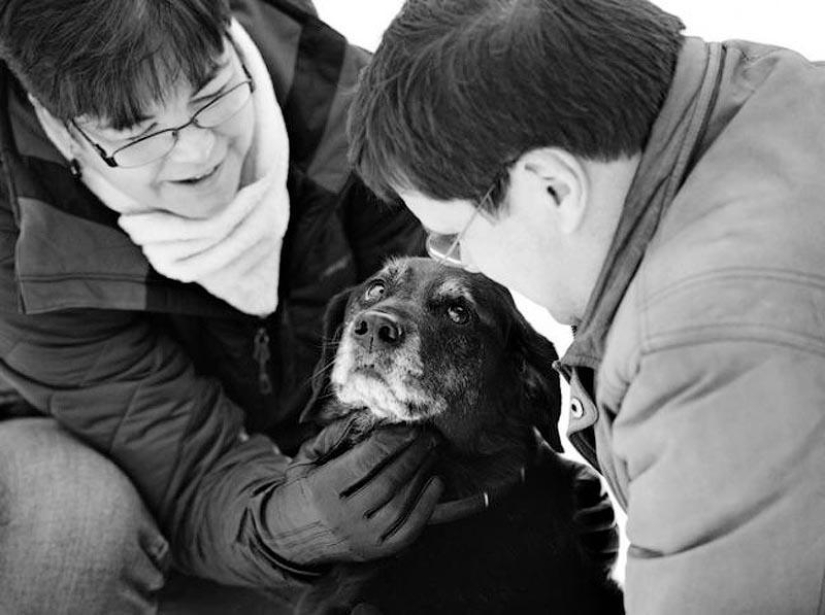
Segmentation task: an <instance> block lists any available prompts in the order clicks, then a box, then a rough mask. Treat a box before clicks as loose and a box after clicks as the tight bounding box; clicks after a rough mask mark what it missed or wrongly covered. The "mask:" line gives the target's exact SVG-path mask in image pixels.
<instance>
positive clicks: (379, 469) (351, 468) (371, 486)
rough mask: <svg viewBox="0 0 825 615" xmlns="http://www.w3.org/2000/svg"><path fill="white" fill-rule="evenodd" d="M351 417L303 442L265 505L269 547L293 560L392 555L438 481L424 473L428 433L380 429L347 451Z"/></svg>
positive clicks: (412, 530)
mask: <svg viewBox="0 0 825 615" xmlns="http://www.w3.org/2000/svg"><path fill="white" fill-rule="evenodd" d="M352 427H353V420H352V419H343V420H340V421H337V422H335V423H332V424H331V425H329V426H328V427H326V428H325V429H324V430H323V431H322V432H321V433H319V434H318V436H317V437H316V438H315V439H314V440H310V441H308V442H306V443H305V444H304V445H303V446H302V447H301V449H300V450H299V451H298V454H297V455H296V456H295V458H294V459H293V461H292V463H291V464H290V465H289V467H288V468H287V470H286V476H285V478H286V480H285V482H284V483H283V484H282V485H280V486H279V487H277V488H276V489H275V490H274V491H273V492H272V495H271V497H270V498H269V500H268V501H267V503H266V521H267V529H268V531H269V535H270V537H271V538H272V539H273V540H274V543H275V544H274V545H273V546H274V548H275V550H276V551H278V553H279V554H280V555H281V556H282V557H284V558H286V559H288V560H290V561H291V562H294V563H296V564H299V565H304V566H306V565H317V564H327V563H333V562H344V561H347V562H360V561H366V560H371V559H376V558H380V557H385V556H388V555H392V554H393V553H395V552H397V551H399V550H400V549H402V548H403V547H405V546H407V545H409V544H410V543H411V542H412V541H413V540H415V538H416V537H417V536H418V535H419V534H420V533H421V531H422V530H423V529H424V526H425V525H426V523H427V521H428V519H429V518H430V515H431V514H432V512H433V509H434V508H435V505H436V502H438V500H439V498H440V497H441V492H442V491H443V489H444V486H443V484H442V482H441V480H440V479H439V478H437V477H433V476H431V474H430V470H431V467H432V462H433V461H434V460H435V446H436V444H437V441H436V439H435V436H433V435H432V434H429V433H424V432H421V431H419V430H416V429H414V428H411V427H405V426H392V427H384V428H380V429H378V430H376V431H375V432H373V433H372V434H371V435H370V436H369V437H368V438H367V439H366V440H364V441H363V442H360V443H358V444H356V445H355V446H354V447H352V448H350V449H347V448H346V447H347V446H348V442H347V435H348V433H349V432H350V430H351V429H352Z"/></svg>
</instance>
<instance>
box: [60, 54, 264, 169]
mask: <svg viewBox="0 0 825 615" xmlns="http://www.w3.org/2000/svg"><path fill="white" fill-rule="evenodd" d="M238 59H239V60H240V62H241V68H242V69H243V72H244V75H245V76H246V78H245V79H244V80H243V81H241V82H240V83H239V84H237V85H234V86H232V87H231V88H229V89H228V90H227V91H226V92H224V93H222V94H219V95H218V96H216V97H215V98H213V99H212V100H210V101H209V102H208V103H206V104H205V105H204V106H203V107H201V108H200V109H198V110H197V111H195V113H194V114H193V115H192V117H190V118H189V121H187V122H186V123H185V124H181V125H180V126H178V127H176V128H164V129H163V130H158V131H157V132H153V133H152V134H150V135H145V136H143V137H140V138H139V139H135V140H134V141H132V142H131V143H127V144H126V145H123V146H121V147H119V148H117V149H116V150H115V151H113V152H112V153H111V154H109V153H108V152H107V151H106V150H105V149H103V146H101V145H100V144H99V143H97V142H95V141H94V140H93V139H92V138H91V137H90V136H89V135H87V134H86V133H85V132H84V131H83V129H82V128H80V126H78V125H77V122H75V120H74V118H72V119H71V120H69V121H70V122H71V124H72V126H74V128H75V130H77V132H79V133H80V134H81V135H82V136H83V138H84V139H86V141H88V142H89V145H91V146H92V147H93V148H94V150H95V151H96V152H97V155H98V156H100V157H101V158H102V159H103V162H105V163H106V164H107V165H108V166H109V167H110V168H113V169H114V168H117V167H120V168H125V169H134V168H137V167H142V166H144V165H147V164H150V163H152V162H154V161H155V160H160V159H161V158H163V157H164V156H166V155H168V154H169V152H171V151H172V150H173V149H175V146H176V145H177V144H178V134H180V132H181V131H182V130H183V129H184V128H188V127H189V126H191V125H193V124H194V125H195V126H197V127H198V128H201V129H204V128H205V127H203V126H200V125H199V124H198V123H197V119H198V115H200V114H201V113H202V112H203V111H204V110H206V109H208V108H209V107H211V106H212V105H214V104H215V103H216V102H218V101H219V100H221V99H223V98H226V97H227V96H229V95H230V94H231V93H232V92H234V91H235V90H237V89H238V88H240V87H243V86H245V85H249V96H250V98H251V97H252V94H253V93H254V92H255V80H254V79H253V78H252V75H251V74H250V72H249V69H247V68H246V64H244V62H243V59H242V58H241V57H240V55H239V56H238ZM247 102H249V101H247ZM246 104H247V103H244V105H243V106H241V107H239V108H238V111H240V110H241V109H243V107H244V106H245V105H246ZM236 113H237V112H236ZM233 115H234V114H233ZM231 117H232V116H231V115H230V116H229V117H228V118H226V120H224V122H226V121H228V120H229V119H230V118H231ZM222 123H223V122H221V123H220V124H222ZM220 124H216V126H219V125H220ZM209 128H214V126H210V127H209ZM167 132H171V133H173V135H174V141H173V143H172V147H170V148H169V149H168V150H167V151H166V152H164V153H163V155H161V156H158V157H157V158H153V159H152V160H147V161H146V162H144V163H141V164H137V165H134V166H132V167H124V166H123V165H121V164H118V163H117V161H116V160H115V156H116V155H117V153H118V152H122V151H123V150H124V149H127V148H129V147H132V146H133V145H136V144H138V143H140V142H142V141H147V140H149V139H152V138H154V137H156V136H158V135H162V134H164V133H167Z"/></svg>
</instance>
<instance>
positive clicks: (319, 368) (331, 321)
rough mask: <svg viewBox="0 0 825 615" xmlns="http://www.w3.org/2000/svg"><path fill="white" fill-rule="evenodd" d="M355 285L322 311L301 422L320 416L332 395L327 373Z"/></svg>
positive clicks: (332, 300)
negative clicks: (317, 349)
mask: <svg viewBox="0 0 825 615" xmlns="http://www.w3.org/2000/svg"><path fill="white" fill-rule="evenodd" d="M354 289H355V287H350V288H347V289H346V290H343V291H341V292H340V293H338V294H337V295H335V296H334V297H333V298H332V299H330V301H329V303H327V308H326V311H325V312H324V324H323V330H322V339H321V341H322V344H323V346H322V347H321V358H320V359H319V360H318V363H317V364H316V365H315V370H314V371H313V374H312V381H311V387H312V393H311V395H310V398H309V401H308V402H307V404H306V406H304V409H303V411H302V412H301V418H300V422H301V423H306V422H315V421H318V420H320V419H321V418H322V416H321V415H322V410H323V408H324V405H325V402H326V401H327V400H328V399H329V398H330V397H331V396H332V393H331V391H330V390H329V374H330V371H331V370H332V364H333V361H334V359H335V351H336V350H337V348H338V342H339V341H340V340H341V333H342V332H343V328H344V327H343V325H344V316H345V314H346V312H347V303H348V302H349V298H350V295H351V294H352V291H353V290H354Z"/></svg>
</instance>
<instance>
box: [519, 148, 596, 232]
mask: <svg viewBox="0 0 825 615" xmlns="http://www.w3.org/2000/svg"><path fill="white" fill-rule="evenodd" d="M511 173H512V174H511V178H513V181H522V182H524V185H525V186H526V187H528V189H529V190H530V191H531V192H533V194H534V195H536V197H537V198H539V199H543V200H544V202H545V204H546V206H547V207H550V208H552V210H553V215H554V216H556V217H557V219H558V228H559V230H560V231H561V232H562V233H564V234H568V235H569V234H571V233H573V232H575V231H576V230H577V229H578V228H579V227H580V226H581V224H582V222H583V220H584V216H585V213H586V209H587V203H588V196H589V191H590V180H589V176H588V174H587V171H586V169H585V167H584V165H583V164H582V163H581V161H580V160H579V158H578V157H576V156H574V155H572V154H570V153H569V152H567V151H566V150H563V149H560V148H557V147H542V148H536V149H532V150H529V151H528V152H526V153H524V154H523V155H522V156H521V157H520V158H519V159H518V160H517V161H516V163H515V165H514V168H513V170H512V172H511Z"/></svg>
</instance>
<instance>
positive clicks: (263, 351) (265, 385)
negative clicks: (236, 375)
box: [252, 321, 272, 395]
mask: <svg viewBox="0 0 825 615" xmlns="http://www.w3.org/2000/svg"><path fill="white" fill-rule="evenodd" d="M252 357H253V358H254V359H255V361H256V362H257V363H258V391H260V393H261V395H269V394H270V393H272V380H271V379H270V378H269V369H268V365H269V359H270V353H269V333H268V332H267V330H266V326H265V325H264V323H263V321H262V322H261V325H260V326H259V327H258V330H257V331H256V332H255V342H254V345H253V349H252Z"/></svg>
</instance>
